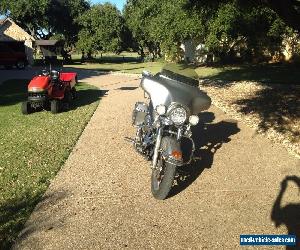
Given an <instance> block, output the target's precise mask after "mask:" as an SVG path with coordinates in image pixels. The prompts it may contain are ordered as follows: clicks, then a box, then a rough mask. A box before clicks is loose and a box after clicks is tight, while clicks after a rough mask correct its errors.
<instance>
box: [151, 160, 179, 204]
mask: <svg viewBox="0 0 300 250" xmlns="http://www.w3.org/2000/svg"><path fill="white" fill-rule="evenodd" d="M175 174H176V166H174V165H172V164H170V163H168V162H165V161H164V159H162V157H161V156H159V160H158V162H157V168H155V169H153V170H152V175H151V192H152V194H153V196H154V198H155V199H158V200H164V199H166V198H167V197H168V195H169V192H170V190H171V188H172V186H173V182H174V178H175Z"/></svg>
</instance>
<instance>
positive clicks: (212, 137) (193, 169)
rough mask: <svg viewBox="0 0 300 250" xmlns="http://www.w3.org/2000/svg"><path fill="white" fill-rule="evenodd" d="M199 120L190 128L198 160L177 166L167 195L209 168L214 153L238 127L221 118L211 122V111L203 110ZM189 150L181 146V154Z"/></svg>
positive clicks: (189, 183)
mask: <svg viewBox="0 0 300 250" xmlns="http://www.w3.org/2000/svg"><path fill="white" fill-rule="evenodd" d="M199 117H200V122H199V124H198V125H197V126H195V127H193V128H192V132H193V139H194V142H195V147H196V150H195V157H197V158H198V157H199V160H196V161H194V162H192V163H191V164H190V165H188V166H183V167H180V168H178V174H177V176H176V178H175V185H174V186H173V188H172V190H171V192H170V195H169V197H172V196H175V195H177V194H179V193H180V192H182V191H183V190H185V189H186V188H187V187H188V186H190V185H191V184H192V183H193V182H194V181H195V180H196V179H197V178H198V177H199V176H200V175H201V173H202V172H203V171H204V169H206V168H211V167H212V164H213V160H214V155H215V153H216V152H217V150H218V149H220V148H221V147H222V145H223V144H224V143H228V142H230V141H231V139H230V138H229V137H230V136H231V135H234V134H237V133H238V132H239V131H240V129H239V128H238V126H237V123H236V121H233V120H223V121H220V122H217V123H212V121H213V120H214V119H215V116H214V114H213V113H211V112H204V113H202V114H200V115H199ZM185 151H189V149H187V147H183V154H185Z"/></svg>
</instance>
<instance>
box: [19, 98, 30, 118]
mask: <svg viewBox="0 0 300 250" xmlns="http://www.w3.org/2000/svg"><path fill="white" fill-rule="evenodd" d="M21 111H22V114H23V115H28V114H30V113H31V112H32V110H31V105H30V102H28V101H26V102H22V106H21Z"/></svg>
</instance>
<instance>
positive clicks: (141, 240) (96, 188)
mask: <svg viewBox="0 0 300 250" xmlns="http://www.w3.org/2000/svg"><path fill="white" fill-rule="evenodd" d="M86 79H89V81H88V82H89V83H91V84H94V85H96V86H98V87H99V88H101V89H102V90H103V93H105V95H104V96H103V97H102V99H101V100H100V104H99V106H98V108H97V110H96V112H95V113H94V115H93V117H92V119H91V121H90V122H89V124H88V125H87V127H86V128H85V130H84V132H83V134H82V136H81V137H80V139H79V140H78V142H77V145H76V146H75V148H74V149H73V151H72V153H71V155H70V156H69V158H68V160H67V162H66V163H65V166H64V167H63V168H62V170H61V171H60V172H59V173H58V175H57V176H56V178H55V179H54V180H53V182H52V183H51V185H50V187H49V189H48V191H47V192H46V193H45V195H44V197H43V200H42V201H41V202H40V203H39V205H38V206H37V207H36V209H35V211H34V212H33V214H32V215H31V217H30V219H29V220H28V222H27V223H26V225H25V228H24V230H23V231H22V233H21V235H20V237H19V239H18V240H17V242H16V244H15V246H14V249H125V248H127V249H237V248H239V247H240V246H239V236H240V234H287V233H288V232H289V233H297V234H298V237H299V236H300V231H299V228H300V223H299V222H300V218H299V216H300V203H299V188H300V186H299V185H300V184H299V183H298V185H297V180H298V179H297V178H299V167H300V162H299V160H297V159H296V158H294V157H292V156H290V155H289V154H288V153H287V152H286V151H285V150H284V149H283V148H282V147H281V146H279V145H277V144H273V143H272V142H270V141H269V140H267V139H265V138H263V137H262V136H260V135H257V134H256V133H255V131H254V130H252V129H250V128H248V127H246V126H245V125H244V124H243V123H237V122H236V121H234V120H232V119H231V118H230V117H228V116H227V115H226V114H224V113H223V112H221V111H220V110H219V109H217V108H215V107H211V108H210V109H209V110H208V111H207V112H204V113H203V114H202V115H201V124H200V125H199V126H198V127H196V128H195V129H194V134H195V137H196V138H195V139H196V144H197V150H198V154H199V155H200V156H201V157H202V160H200V161H198V162H197V163H195V164H194V165H193V166H192V167H189V168H187V169H185V172H182V173H180V175H179V176H178V179H177V183H176V184H177V185H176V186H175V187H174V189H173V191H172V196H171V197H170V198H169V199H167V200H165V201H157V200H155V199H154V198H153V197H152V195H151V191H150V174H151V172H150V168H149V162H147V161H145V160H144V159H143V158H142V157H141V156H140V155H138V154H137V153H136V152H135V151H134V149H133V148H132V146H131V145H130V144H128V143H127V142H125V141H124V139H123V138H124V137H125V136H133V135H134V129H133V128H132V126H131V111H132V107H133V105H134V103H135V102H136V101H138V100H143V92H142V91H141V90H140V89H138V88H137V87H138V82H139V81H138V79H134V78H130V77H126V76H117V75H99V76H96V75H93V76H91V77H89V78H86ZM287 176H293V177H287ZM296 176H298V177H296ZM284 180H286V181H284ZM282 181H284V182H283V183H285V184H287V185H286V187H285V185H284V184H281V183H282ZM297 230H298V231H297ZM244 249H245V248H244ZM251 249H252V248H251ZM259 249H263V248H259ZM267 249H269V248H267ZM276 249H284V247H281V248H276Z"/></svg>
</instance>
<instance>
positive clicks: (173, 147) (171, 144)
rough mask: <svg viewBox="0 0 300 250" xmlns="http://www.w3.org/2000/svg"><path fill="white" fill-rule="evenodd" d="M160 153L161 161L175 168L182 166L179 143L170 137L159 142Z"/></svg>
mask: <svg viewBox="0 0 300 250" xmlns="http://www.w3.org/2000/svg"><path fill="white" fill-rule="evenodd" d="M161 153H162V157H163V159H164V160H165V161H166V162H168V163H170V164H172V165H176V166H182V165H183V159H182V150H181V147H180V142H179V141H177V140H176V138H174V137H171V136H165V137H163V138H162V140H161Z"/></svg>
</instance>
